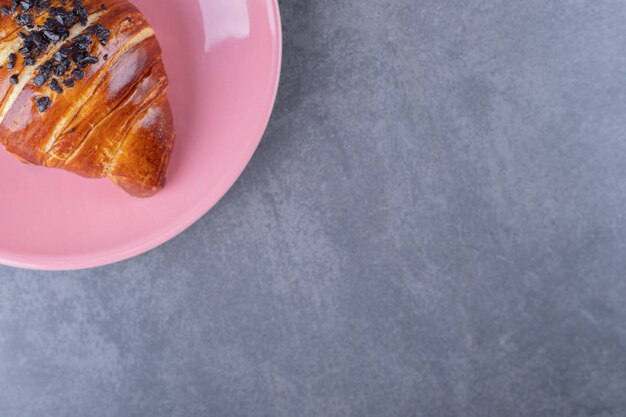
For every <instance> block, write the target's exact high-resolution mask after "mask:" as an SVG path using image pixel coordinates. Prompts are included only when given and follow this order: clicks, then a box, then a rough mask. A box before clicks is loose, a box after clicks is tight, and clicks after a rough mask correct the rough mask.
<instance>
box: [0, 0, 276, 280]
mask: <svg viewBox="0 0 626 417" xmlns="http://www.w3.org/2000/svg"><path fill="white" fill-rule="evenodd" d="M267 1H269V2H271V4H272V13H273V14H274V16H273V17H274V19H273V20H274V24H275V31H276V37H275V42H276V45H275V46H276V48H277V51H278V53H277V55H278V57H277V62H276V64H277V66H276V75H275V77H274V79H273V80H272V83H273V88H272V90H271V97H272V99H271V100H270V105H269V106H267V108H266V109H265V114H264V117H263V118H260V120H262V123H260V124H259V127H258V128H257V129H258V131H257V133H256V136H258V139H257V140H256V141H253V142H252V145H251V149H250V150H249V151H247V152H246V156H244V158H243V161H242V164H241V165H240V166H239V167H238V168H236V169H234V171H235V172H234V175H232V176H230V177H228V178H227V179H225V180H224V181H223V182H222V184H220V185H219V186H218V187H217V189H218V190H219V191H218V192H216V193H214V194H213V195H212V196H211V197H208V196H207V201H203V202H202V204H198V208H197V209H195V211H191V212H190V214H189V215H188V218H186V219H185V220H184V221H180V222H175V223H173V224H172V227H171V229H170V230H167V231H164V232H162V233H159V234H157V235H155V236H148V237H147V238H146V239H145V240H143V241H138V242H137V243H136V244H134V245H133V246H131V247H128V248H123V249H117V250H116V249H112V250H111V252H110V253H107V251H106V250H104V251H100V252H97V253H93V254H91V255H90V254H86V255H84V256H81V258H80V259H76V260H72V261H71V264H68V262H67V259H59V258H57V257H54V256H46V255H28V257H30V259H28V260H27V259H26V257H24V256H23V255H22V256H21V255H20V254H19V253H14V252H8V251H3V250H0V264H2V265H5V266H9V267H14V268H22V269H29V270H36V271H79V270H86V269H92V268H98V267H102V266H107V265H113V264H116V263H119V262H123V261H126V260H129V259H132V258H134V257H137V256H140V255H143V254H145V253H148V252H150V251H152V250H154V249H156V248H158V247H160V246H162V245H164V244H165V243H167V242H169V241H170V240H172V239H174V238H175V237H177V236H179V235H180V234H182V233H183V232H185V231H186V230H187V229H189V228H190V227H191V226H193V225H194V224H195V223H197V222H198V221H199V220H200V219H201V218H202V217H204V216H205V215H206V214H207V213H209V212H210V211H211V210H212V209H213V208H214V207H215V206H216V205H217V203H219V202H220V201H221V200H222V198H224V196H225V195H226V194H227V193H228V191H230V189H231V188H232V187H233V186H234V185H235V183H236V182H237V181H238V180H239V178H240V177H241V175H242V174H243V173H244V171H245V170H246V168H247V167H248V165H249V164H250V161H251V160H252V157H253V156H254V154H255V153H256V151H257V149H258V147H259V145H260V143H261V140H262V139H263V135H264V134H265V132H266V130H267V127H268V125H269V122H270V119H271V116H272V113H273V111H274V108H275V106H276V99H277V96H278V88H279V86H280V80H281V75H282V64H283V26H282V16H281V13H280V6H279V4H278V0H267ZM35 256H36V257H37V258H36V259H34V257H35Z"/></svg>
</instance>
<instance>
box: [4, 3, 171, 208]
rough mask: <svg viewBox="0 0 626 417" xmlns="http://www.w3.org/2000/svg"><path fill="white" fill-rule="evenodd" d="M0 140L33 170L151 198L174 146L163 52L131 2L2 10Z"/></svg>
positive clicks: (12, 6)
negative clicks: (106, 182) (104, 181)
mask: <svg viewBox="0 0 626 417" xmlns="http://www.w3.org/2000/svg"><path fill="white" fill-rule="evenodd" d="M0 65H2V67H1V69H0V140H1V142H2V145H3V146H4V148H5V149H6V150H7V151H8V152H10V153H11V154H13V155H14V156H16V157H17V158H19V159H20V160H22V161H23V162H27V163H30V164H35V165H41V166H45V167H52V168H61V169H65V170H67V171H70V172H73V173H76V174H78V175H81V176H84V177H88V178H105V177H106V178H109V179H110V180H111V181H113V182H114V183H115V184H117V185H119V186H120V187H122V188H123V189H124V190H125V191H127V192H128V193H129V194H131V195H133V196H137V197H148V196H151V195H154V194H155V193H157V192H158V191H159V190H160V189H162V188H163V186H164V185H165V178H166V171H167V167H168V164H169V160H170V156H171V153H172V149H173V146H174V138H175V133H174V127H173V121H172V114H171V110H170V106H169V102H168V99H167V95H166V90H167V85H168V80H167V76H166V74H165V69H164V67H163V62H162V56H161V48H160V46H159V43H158V41H157V39H156V37H155V35H154V31H153V30H152V28H151V27H150V25H149V24H148V22H147V21H146V19H145V17H144V16H143V15H142V14H141V13H140V12H139V11H138V10H137V8H135V7H134V6H133V5H132V4H130V3H129V2H128V1H126V0H21V1H19V0H13V1H12V3H10V4H9V5H4V6H2V7H0Z"/></svg>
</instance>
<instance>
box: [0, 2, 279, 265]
mask: <svg viewBox="0 0 626 417" xmlns="http://www.w3.org/2000/svg"><path fill="white" fill-rule="evenodd" d="M134 2H135V4H136V5H137V6H138V7H139V8H140V9H141V10H142V11H143V12H144V13H145V15H146V16H147V17H148V19H149V20H150V22H151V23H152V25H153V26H154V29H155V31H156V33H157V36H158V38H159V40H160V42H161V46H162V48H163V53H164V59H165V65H166V69H167V72H168V75H169V78H170V88H169V98H170V102H171V105H172V110H173V113H174V118H175V122H176V131H177V143H176V149H175V151H174V156H173V160H172V164H171V166H170V171H169V175H168V184H167V186H166V187H165V189H164V190H163V191H162V192H161V193H159V194H157V195H156V196H155V197H152V198H149V199H137V198H133V197H129V196H127V195H126V194H125V193H124V192H122V191H121V190H120V189H118V188H116V187H115V186H114V185H113V184H111V183H110V182H109V181H108V180H86V179H83V178H80V177H77V176H74V175H72V174H69V173H65V172H63V171H59V170H52V169H46V168H39V167H32V166H27V165H24V164H22V163H21V162H18V161H17V160H16V159H14V158H13V157H11V156H9V155H8V154H7V153H6V152H5V151H4V150H2V149H0V262H1V263H3V264H7V265H11V266H18V267H24V268H32V269H48V270H69V269H82V268H89V267H94V266H100V265H105V264H109V263H113V262H117V261H121V260H123V259H127V258H130V257H132V256H135V255H138V254H140V253H143V252H146V251H148V250H150V249H152V248H154V247H156V246H158V245H160V244H162V243H164V242H166V241H167V240H169V239H171V238H172V237H174V236H176V235H177V234H179V233H181V232H182V231H183V230H185V229H186V228H187V227H189V226H190V225H192V224H193V223H194V222H195V221H196V220H198V219H199V218H200V217H201V216H202V215H204V214H205V213H206V212H207V211H208V210H209V209H211V207H213V205H215V203H217V201H218V200H219V199H220V198H221V197H222V196H223V195H224V194H225V193H226V191H228V189H229V188H230V187H231V186H232V185H233V183H234V182H235V180H236V179H237V178H238V177H239V175H240V174H241V172H242V171H243V169H244V168H245V166H246V165H247V163H248V161H249V160H250V158H251V157H252V154H253V153H254V151H255V149H256V148H257V146H258V144H259V141H260V139H261V136H262V135H263V131H264V130H265V127H266V126H267V122H268V120H269V116H270V113H271V110H272V107H273V104H274V100H275V97H276V90H277V87H278V78H279V75H280V63H281V27H280V16H279V11H278V4H277V2H276V0H175V1H171V0H134Z"/></svg>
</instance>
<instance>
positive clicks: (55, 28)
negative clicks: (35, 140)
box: [0, 0, 111, 112]
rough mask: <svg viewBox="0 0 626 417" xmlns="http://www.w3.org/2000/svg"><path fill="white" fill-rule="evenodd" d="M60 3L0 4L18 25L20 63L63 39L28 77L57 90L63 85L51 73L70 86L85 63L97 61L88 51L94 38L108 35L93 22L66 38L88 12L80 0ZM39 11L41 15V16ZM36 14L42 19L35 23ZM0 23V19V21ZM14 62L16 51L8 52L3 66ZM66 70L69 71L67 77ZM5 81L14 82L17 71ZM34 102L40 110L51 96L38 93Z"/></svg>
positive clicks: (15, 0)
mask: <svg viewBox="0 0 626 417" xmlns="http://www.w3.org/2000/svg"><path fill="white" fill-rule="evenodd" d="M60 3H61V6H60V7H58V6H55V7H52V2H51V1H50V0H11V5H10V6H7V5H4V6H1V7H0V12H1V13H2V15H4V16H7V17H10V16H12V17H13V19H15V21H16V22H17V24H18V25H19V26H21V27H22V29H21V30H20V32H18V34H19V36H20V38H21V40H22V45H21V46H20V47H19V49H18V50H17V53H19V54H20V55H22V56H23V57H24V59H23V60H22V65H23V66H32V65H35V64H36V62H37V58H39V57H40V56H41V55H44V54H46V53H47V52H48V50H49V48H50V46H51V45H56V44H59V43H63V42H65V44H62V46H61V48H60V49H59V50H58V51H57V52H56V53H55V54H54V55H53V57H52V59H50V60H48V61H47V62H45V63H44V64H42V65H40V66H39V67H38V68H37V75H36V76H35V77H34V78H33V80H32V82H33V84H35V85H36V86H37V87H41V86H43V85H45V84H46V83H48V87H49V88H50V89H51V90H52V91H54V92H56V93H58V94H61V93H63V88H62V87H61V82H60V81H59V79H57V78H55V77H59V78H61V79H63V78H65V79H63V81H62V83H63V85H65V86H67V87H69V88H72V87H74V86H75V84H76V81H80V80H82V79H83V78H84V76H85V69H86V68H87V67H88V66H90V65H94V64H97V63H98V62H100V58H99V57H97V56H94V55H91V53H90V47H91V46H92V45H93V40H94V38H95V39H97V41H98V42H99V43H100V44H101V45H106V44H107V43H108V42H109V38H110V36H111V32H110V31H109V30H108V29H107V28H105V27H104V26H102V25H101V24H100V23H97V24H95V25H93V26H90V27H89V28H87V29H86V30H85V31H84V32H83V33H82V34H80V35H78V36H76V37H75V38H74V39H73V40H72V41H71V42H67V39H68V38H69V36H70V30H72V29H73V28H74V27H75V26H76V25H81V26H85V27H86V26H87V23H88V19H89V13H88V12H87V9H86V8H85V7H84V5H83V3H82V0H60ZM70 3H71V4H70ZM57 5H58V3H57ZM100 8H101V9H102V10H106V8H107V7H106V5H105V4H101V6H100ZM42 14H44V15H43V16H41V15H42ZM2 15H0V18H2ZM36 16H37V17H36ZM39 17H42V18H43V19H42V20H43V22H44V23H43V24H42V25H40V26H39V25H38V26H35V24H36V19H38V18H39ZM0 24H2V23H1V22H0ZM108 58H109V56H108V54H105V55H104V56H103V57H102V59H103V60H105V61H106V60H107V59H108ZM16 63H17V55H16V54H15V53H11V54H10V55H9V58H8V62H7V64H6V68H7V70H12V69H13V68H15V65H16ZM0 69H2V67H0ZM67 74H71V75H70V76H69V78H68V77H67ZM9 81H10V82H11V83H12V84H17V83H18V82H19V78H18V75H17V74H15V75H13V76H11V77H10V78H9ZM14 81H15V82H14ZM48 81H49V82H48ZM36 103H37V108H38V109H39V111H40V112H43V111H46V110H47V109H48V107H50V104H51V100H50V98H49V97H39V98H38V99H37V100H36Z"/></svg>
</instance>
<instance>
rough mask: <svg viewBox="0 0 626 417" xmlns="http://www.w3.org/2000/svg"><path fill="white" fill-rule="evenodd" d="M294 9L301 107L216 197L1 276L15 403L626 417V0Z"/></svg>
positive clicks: (4, 405) (287, 8)
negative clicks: (67, 256) (191, 217)
mask: <svg viewBox="0 0 626 417" xmlns="http://www.w3.org/2000/svg"><path fill="white" fill-rule="evenodd" d="M281 6H282V9H283V18H284V26H285V68H284V77H283V83H282V86H281V89H280V93H279V99H278V104H277V108H276V112H275V114H274V116H273V119H272V121H271V123H270V126H269V129H268V131H267V134H266V136H265V138H264V141H263V143H262V145H261V147H260V149H259V151H258V153H257V154H256V156H255V157H254V159H253V161H252V163H251V164H250V166H249V169H248V170H247V171H246V172H245V174H244V175H243V177H242V178H241V180H240V181H239V182H238V183H237V184H236V186H235V187H234V188H233V189H232V191H231V192H230V193H229V194H228V195H227V196H226V198H224V200H223V201H222V202H221V203H220V204H219V205H218V206H217V207H216V208H215V209H214V210H213V211H212V212H211V213H210V214H208V215H207V216H206V217H204V218H203V219H202V220H201V221H200V222H199V223H198V224H196V225H195V226H193V227H192V228H191V229H190V230H188V231H187V232H186V233H184V234H183V235H182V236H180V237H178V238H176V239H174V240H173V241H171V242H170V243H168V244H166V245H165V246H163V247H161V248H159V249H157V250H154V251H152V252H150V253H148V254H146V255H144V256H141V257H139V258H137V259H134V260H131V261H128V262H124V263H121V264H118V265H114V266H110V267H104V268H100V269H96V270H91V271H82V272H75V273H40V272H29V271H22V270H16V269H11V268H4V267H0V276H1V278H0V415H1V416H2V417H14V416H15V417H18V416H19V417H31V416H32V417H38V416H54V417H64V416H67V417H86V416H88V417H100V416H103V417H104V416H106V417H109V416H110V417H125V416H149V417H159V416H168V417H169V416H181V417H182V416H272V417H273V416H285V417H287V416H289V417H293V416H324V417H333V416H341V417H345V416H358V417H362V416H437V417H446V416H455V417H456V416H463V417H470V416H471V417H509V416H510V417H514V416H520V417H521V416H529V417H544V416H545V417H560V416H571V417H587V416H596V417H609V416H624V415H626V252H625V251H626V218H625V215H624V213H625V212H626V2H624V1H623V0H597V1H582V0H554V1H545V0H525V1H510V0H490V1H487V0H473V1H452V0H450V1H448V0H382V1H381V0H341V1H336V0H283V1H282V2H281Z"/></svg>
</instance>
